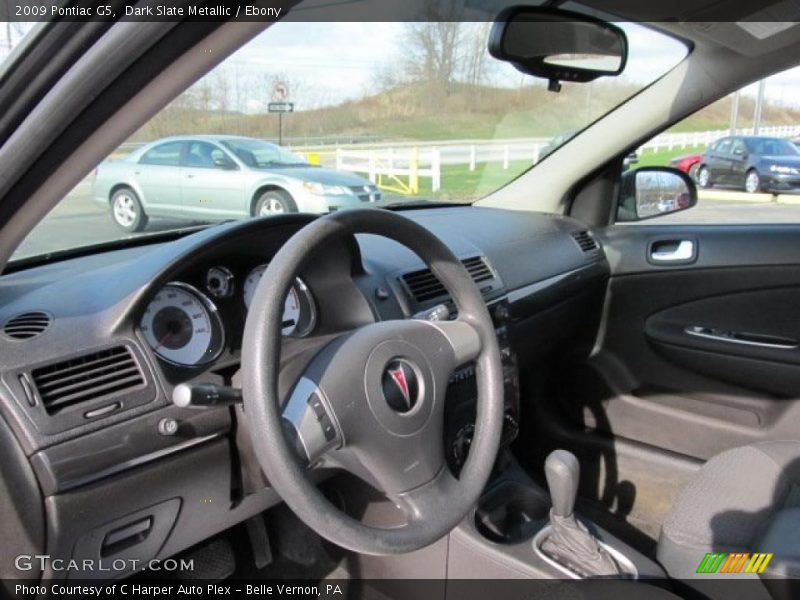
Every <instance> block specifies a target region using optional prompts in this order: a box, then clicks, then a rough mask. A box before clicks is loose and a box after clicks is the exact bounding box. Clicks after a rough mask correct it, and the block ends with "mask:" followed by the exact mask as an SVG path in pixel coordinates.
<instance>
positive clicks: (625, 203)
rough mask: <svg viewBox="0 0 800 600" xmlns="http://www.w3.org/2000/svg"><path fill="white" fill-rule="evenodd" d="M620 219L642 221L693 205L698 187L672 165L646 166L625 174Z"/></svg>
mask: <svg viewBox="0 0 800 600" xmlns="http://www.w3.org/2000/svg"><path fill="white" fill-rule="evenodd" d="M620 188H621V195H620V201H619V207H618V210H617V221H641V220H643V219H651V218H653V217H660V216H661V215H666V214H670V213H675V212H678V211H681V210H686V209H688V208H692V207H693V206H695V205H696V204H697V186H696V185H695V184H694V181H692V179H691V178H690V177H689V176H688V175H687V174H686V173H684V172H682V171H679V170H678V169H672V168H670V167H642V168H640V169H636V170H634V171H628V172H626V173H623V175H622V181H621V186H620Z"/></svg>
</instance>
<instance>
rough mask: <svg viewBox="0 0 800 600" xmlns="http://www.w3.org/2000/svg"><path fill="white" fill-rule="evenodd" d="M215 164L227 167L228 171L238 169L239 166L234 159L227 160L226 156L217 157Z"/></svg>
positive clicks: (222, 167)
mask: <svg viewBox="0 0 800 600" xmlns="http://www.w3.org/2000/svg"><path fill="white" fill-rule="evenodd" d="M214 166H215V167H216V168H218V169H225V170H226V171H235V170H236V169H238V168H239V167H237V166H236V164H235V163H234V162H233V161H230V160H227V159H225V158H215V159H214Z"/></svg>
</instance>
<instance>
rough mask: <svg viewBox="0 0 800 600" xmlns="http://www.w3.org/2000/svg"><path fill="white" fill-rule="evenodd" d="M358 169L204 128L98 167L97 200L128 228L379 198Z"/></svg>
mask: <svg viewBox="0 0 800 600" xmlns="http://www.w3.org/2000/svg"><path fill="white" fill-rule="evenodd" d="M380 198H381V193H380V191H379V190H378V188H377V187H376V186H375V185H373V184H372V183H370V182H369V181H368V180H366V179H364V178H363V177H360V176H358V175H355V174H352V173H343V172H340V171H335V170H333V169H326V168H322V167H318V166H314V165H311V164H309V163H308V162H306V161H305V160H303V159H302V158H301V157H299V156H297V155H296V154H293V153H291V152H289V151H288V150H285V149H284V148H281V147H280V146H277V145H275V144H271V143H269V142H265V141H263V140H258V139H253V138H247V137H237V136H226V135H203V136H183V137H171V138H163V139H160V140H157V141H155V142H152V143H150V144H147V145H146V146H144V147H142V148H139V149H138V150H136V151H135V152H133V153H131V154H130V155H128V156H126V157H125V158H122V159H120V160H107V161H105V162H103V163H101V164H100V166H99V167H98V168H97V171H96V177H95V183H94V199H95V201H96V202H98V203H99V204H101V205H103V206H106V207H108V209H109V210H110V212H111V217H112V219H113V220H114V222H115V223H116V224H117V225H119V226H120V227H121V228H122V229H124V230H126V231H141V230H142V229H144V228H145V227H146V226H147V221H148V219H149V218H150V217H168V218H179V219H189V220H201V221H216V220H225V219H240V218H242V217H248V216H264V215H274V214H281V213H287V212H298V211H300V212H312V213H326V212H330V211H332V210H339V209H344V208H354V207H362V206H364V205H365V204H368V203H373V202H377V201H379V200H380Z"/></svg>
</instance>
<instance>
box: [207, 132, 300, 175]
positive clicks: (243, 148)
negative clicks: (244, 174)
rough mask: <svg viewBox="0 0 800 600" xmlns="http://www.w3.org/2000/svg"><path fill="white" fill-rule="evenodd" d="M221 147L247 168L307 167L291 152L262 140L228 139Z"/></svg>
mask: <svg viewBox="0 0 800 600" xmlns="http://www.w3.org/2000/svg"><path fill="white" fill-rule="evenodd" d="M222 145H223V146H225V147H226V148H227V149H228V150H230V151H231V152H233V153H234V154H235V155H236V156H237V157H238V158H239V160H241V161H242V162H243V163H244V164H246V165H247V166H248V167H254V168H258V167H291V166H308V162H306V161H305V160H303V159H302V158H300V157H299V156H297V155H296V154H294V153H293V152H289V151H288V150H285V149H283V148H281V147H280V146H276V145H275V144H270V143H269V142H264V141H262V140H248V139H228V140H223V141H222Z"/></svg>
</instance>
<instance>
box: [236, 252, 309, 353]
mask: <svg viewBox="0 0 800 600" xmlns="http://www.w3.org/2000/svg"><path fill="white" fill-rule="evenodd" d="M266 269H267V265H259V266H257V267H255V268H254V269H253V270H252V271H250V273H249V274H248V275H247V278H246V279H245V280H244V285H243V286H242V294H243V296H244V305H245V306H246V307H247V308H248V309H249V308H250V302H251V301H252V300H253V295H254V294H255V292H256V286H257V285H258V282H259V281H261V276H262V275H264V271H265V270H266ZM316 320H317V313H316V308H315V306H314V299H313V298H312V296H311V290H309V289H308V286H307V285H306V284H305V282H304V281H303V280H302V279H300V278H299V277H297V278H295V280H294V285H292V287H291V288H289V293H288V295H287V296H286V303H285V304H284V305H283V316H282V317H281V323H282V328H281V331H282V332H283V335H291V336H295V337H303V336H305V335H308V334H309V333H310V332H311V330H312V329H313V328H314V324H315V323H316Z"/></svg>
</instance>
